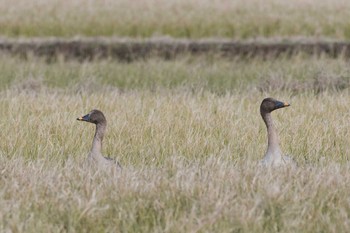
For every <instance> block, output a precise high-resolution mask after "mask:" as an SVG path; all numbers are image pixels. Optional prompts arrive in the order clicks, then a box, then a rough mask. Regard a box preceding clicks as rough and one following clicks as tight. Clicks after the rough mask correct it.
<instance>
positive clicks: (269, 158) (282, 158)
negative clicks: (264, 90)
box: [260, 98, 295, 166]
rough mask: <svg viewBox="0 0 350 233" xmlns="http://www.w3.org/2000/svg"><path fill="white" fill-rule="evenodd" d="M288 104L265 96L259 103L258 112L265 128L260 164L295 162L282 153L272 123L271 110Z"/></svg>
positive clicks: (277, 164)
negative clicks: (265, 135)
mask: <svg viewBox="0 0 350 233" xmlns="http://www.w3.org/2000/svg"><path fill="white" fill-rule="evenodd" d="M289 106H290V104H289V103H287V102H282V101H278V100H276V99H274V98H265V99H264V100H263V101H262V102H261V105H260V114H261V117H262V119H263V120H264V122H265V125H266V128H267V142H268V144H267V150H266V153H265V156H264V158H263V160H262V161H261V164H263V165H272V166H279V165H283V164H293V165H295V162H294V161H293V159H291V158H290V157H288V156H286V155H283V154H282V151H281V148H280V146H279V140H278V135H277V131H276V128H275V126H274V124H273V121H272V117H271V112H272V111H274V110H276V109H280V108H285V107H289Z"/></svg>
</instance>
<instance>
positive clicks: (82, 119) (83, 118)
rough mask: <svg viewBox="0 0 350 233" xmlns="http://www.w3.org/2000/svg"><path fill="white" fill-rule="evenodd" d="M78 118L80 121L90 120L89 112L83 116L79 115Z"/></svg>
mask: <svg viewBox="0 0 350 233" xmlns="http://www.w3.org/2000/svg"><path fill="white" fill-rule="evenodd" d="M77 120H78V121H89V114H87V115H85V116H82V117H78V118H77Z"/></svg>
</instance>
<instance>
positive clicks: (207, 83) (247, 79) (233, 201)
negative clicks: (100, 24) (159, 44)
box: [0, 56, 350, 232]
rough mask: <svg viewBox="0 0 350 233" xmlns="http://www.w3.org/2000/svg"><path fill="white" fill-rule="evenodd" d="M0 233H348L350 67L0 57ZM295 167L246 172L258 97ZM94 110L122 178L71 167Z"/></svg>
mask: <svg viewBox="0 0 350 233" xmlns="http://www.w3.org/2000/svg"><path fill="white" fill-rule="evenodd" d="M0 69H1V73H0V83H1V86H0V90H1V92H0V96H1V98H0V114H1V116H2V117H1V119H0V125H1V129H2V140H1V141H0V148H1V151H0V152H1V155H0V174H1V175H0V209H1V211H0V219H1V223H0V231H1V232H38V231H39V232H40V231H41V232H105V231H106V232H280V231H283V232H322V231H324V232H347V231H349V229H350V221H349V214H350V204H349V199H348V198H349V194H350V187H349V186H350V185H349V184H350V170H349V168H350V167H349V166H350V164H349V162H348V161H349V155H350V146H349V145H350V133H349V128H350V123H349V116H350V111H349V103H350V93H349V86H350V78H349V77H350V69H349V62H348V61H347V60H343V59H327V58H319V59H316V58H313V57H305V56H296V57H293V58H290V59H283V58H281V59H279V60H271V61H268V60H263V59H258V58H257V59H253V60H244V61H241V60H238V59H237V60H224V59H216V58H210V57H209V58H198V57H197V58H193V57H183V58H179V59H176V60H173V61H163V60H158V59H156V58H155V59H149V60H146V61H138V62H134V63H117V62H114V61H112V60H101V61H94V62H85V63H78V62H75V61H58V62H54V63H46V62H44V61H42V60H40V59H34V58H33V59H29V60H20V59H18V58H14V57H9V56H1V57H0ZM267 96H273V97H275V98H277V99H280V100H282V101H288V102H290V103H291V107H289V108H286V109H282V110H278V111H276V112H274V113H273V116H274V119H275V123H276V126H277V129H278V131H279V134H280V139H281V145H282V149H283V151H284V152H285V153H287V154H290V156H291V157H293V158H294V159H295V160H296V161H297V162H298V164H299V166H298V167H297V168H288V167H287V168H280V169H266V168H263V167H259V166H257V162H258V161H259V160H260V159H261V158H262V156H263V154H264V152H265V149H266V131H265V126H264V124H263V121H262V119H261V117H260V115H259V105H260V103H261V100H262V99H263V98H264V97H267ZM93 108H98V109H100V110H102V111H103V112H104V113H105V115H106V117H107V120H108V129H107V135H106V137H105V141H104V148H103V151H104V154H105V155H108V156H110V157H113V158H116V159H118V160H119V161H120V162H121V164H122V165H123V167H124V169H123V171H122V172H121V173H114V174H113V173H106V172H102V171H100V172H98V171H97V172H96V171H92V170H86V169H84V167H83V166H81V163H82V162H83V161H84V158H85V157H86V155H87V153H88V151H89V148H90V145H91V140H92V137H93V132H94V127H93V125H90V124H87V123H84V122H78V121H76V120H75V119H76V118H77V117H79V116H81V115H82V114H85V113H88V111H90V110H91V109H93Z"/></svg>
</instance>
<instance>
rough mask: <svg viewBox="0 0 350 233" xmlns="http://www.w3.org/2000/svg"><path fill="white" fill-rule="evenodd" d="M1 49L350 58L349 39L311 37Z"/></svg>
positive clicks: (23, 42)
mask: <svg viewBox="0 0 350 233" xmlns="http://www.w3.org/2000/svg"><path fill="white" fill-rule="evenodd" d="M0 52H2V53H6V54H11V55H19V56H20V57H30V56H33V55H34V56H40V57H44V58H46V59H49V60H52V59H58V58H65V59H78V60H94V59H101V58H115V59H118V60H121V61H133V60H137V59H145V58H150V57H160V58H164V59H174V58H176V57H178V56H183V55H191V56H194V55H198V56H200V55H207V56H217V57H226V58H235V57H241V58H253V57H263V58H280V57H290V56H294V55H300V54H304V55H312V56H322V55H324V56H328V57H333V58H336V57H339V56H342V57H350V42H345V41H334V40H333V41H332V40H316V39H315V40H311V39H304V40H303V39H294V40H293V39H289V40H287V39H285V40H278V39H269V40H267V39H264V40H262V39H261V40H250V41H230V40H224V39H217V40H215V39H206V40H205V39H203V40H188V39H169V38H158V39H157V38H153V39H145V40H137V39H118V38H85V39H84V38H81V39H63V38H46V39H45V38H37V39H3V40H0Z"/></svg>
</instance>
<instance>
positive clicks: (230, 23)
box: [0, 0, 350, 39]
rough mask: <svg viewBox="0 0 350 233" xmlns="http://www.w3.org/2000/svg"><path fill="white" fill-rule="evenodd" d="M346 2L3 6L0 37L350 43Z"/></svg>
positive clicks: (123, 0) (78, 1)
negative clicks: (280, 39)
mask: <svg viewBox="0 0 350 233" xmlns="http://www.w3.org/2000/svg"><path fill="white" fill-rule="evenodd" d="M349 9H350V2H349V1H346V0H323V1H317V0H295V1H288V0H266V1H259V0H248V1H246V0H236V1H229V0H217V1H210V0H191V1H186V0H170V1H162V0H142V1H141V0H136V1H132V2H130V1H128V0H117V1H114V0H104V1H86V0H73V1H67V0H65V1H61V0H33V1H21V0H14V1H11V4H8V2H7V1H4V0H2V1H0V35H2V36H8V37H45V36H62V37H72V36H77V35H80V36H121V37H142V38H143V37H159V36H171V37H181V38H202V37H225V38H226V37H228V38H235V39H245V38H256V37H290V36H292V37H295V36H297V37H299V36H304V37H329V38H335V39H349V38H350V23H349V22H348V18H349V16H350V15H349V14H350V13H349V12H350V11H349Z"/></svg>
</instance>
